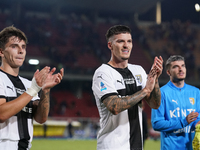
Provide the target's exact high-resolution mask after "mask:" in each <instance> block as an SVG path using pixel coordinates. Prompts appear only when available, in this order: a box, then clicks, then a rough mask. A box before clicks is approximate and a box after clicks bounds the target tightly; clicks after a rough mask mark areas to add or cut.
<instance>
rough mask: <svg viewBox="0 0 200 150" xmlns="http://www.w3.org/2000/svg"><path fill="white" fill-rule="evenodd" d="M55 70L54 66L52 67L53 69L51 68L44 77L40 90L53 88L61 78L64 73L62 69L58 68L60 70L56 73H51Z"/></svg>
mask: <svg viewBox="0 0 200 150" xmlns="http://www.w3.org/2000/svg"><path fill="white" fill-rule="evenodd" d="M55 71H56V68H55V67H54V68H53V69H51V71H49V72H48V74H47V76H46V79H45V83H44V85H43V86H42V90H45V89H51V88H53V87H54V86H55V85H57V84H59V83H60V82H61V80H62V78H63V75H64V69H63V68H62V69H60V72H59V73H57V74H53V73H54V72H55Z"/></svg>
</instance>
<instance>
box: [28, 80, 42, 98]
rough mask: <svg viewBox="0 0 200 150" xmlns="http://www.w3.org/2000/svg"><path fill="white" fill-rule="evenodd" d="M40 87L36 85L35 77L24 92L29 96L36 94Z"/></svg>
mask: <svg viewBox="0 0 200 150" xmlns="http://www.w3.org/2000/svg"><path fill="white" fill-rule="evenodd" d="M41 88H42V87H40V86H38V85H37V83H36V80H35V77H34V78H33V79H32V83H31V87H30V88H28V89H27V90H26V93H27V94H29V95H30V96H33V97H34V96H36V95H37V93H38V92H39V91H40V90H41Z"/></svg>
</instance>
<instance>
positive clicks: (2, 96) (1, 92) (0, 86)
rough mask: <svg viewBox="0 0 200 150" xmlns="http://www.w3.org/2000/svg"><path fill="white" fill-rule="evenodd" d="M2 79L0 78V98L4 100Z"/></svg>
mask: <svg viewBox="0 0 200 150" xmlns="http://www.w3.org/2000/svg"><path fill="white" fill-rule="evenodd" d="M5 95H6V94H5V89H4V85H3V81H2V78H1V77H0V98H6V96H5Z"/></svg>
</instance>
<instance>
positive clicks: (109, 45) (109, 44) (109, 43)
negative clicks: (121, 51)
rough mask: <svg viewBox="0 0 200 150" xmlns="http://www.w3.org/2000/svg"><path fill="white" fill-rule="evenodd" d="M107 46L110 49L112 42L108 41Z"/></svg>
mask: <svg viewBox="0 0 200 150" xmlns="http://www.w3.org/2000/svg"><path fill="white" fill-rule="evenodd" d="M108 48H109V49H110V50H112V42H110V41H109V42H108Z"/></svg>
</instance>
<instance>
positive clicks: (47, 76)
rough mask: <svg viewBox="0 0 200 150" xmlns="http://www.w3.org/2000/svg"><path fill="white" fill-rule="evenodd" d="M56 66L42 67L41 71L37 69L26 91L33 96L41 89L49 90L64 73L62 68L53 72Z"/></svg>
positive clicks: (57, 82) (59, 80) (58, 81)
mask: <svg viewBox="0 0 200 150" xmlns="http://www.w3.org/2000/svg"><path fill="white" fill-rule="evenodd" d="M55 71H56V68H55V67H54V68H53V69H50V67H47V66H46V67H44V68H43V69H42V70H41V71H39V70H37V71H36V72H35V74H34V76H33V79H32V84H31V87H30V88H28V90H27V91H26V93H28V94H29V95H31V96H35V95H36V94H37V93H38V92H39V91H40V90H41V89H42V90H43V91H44V90H50V89H51V88H53V87H54V86H56V85H57V84H59V83H60V82H61V80H62V78H63V75H64V69H63V68H62V69H60V72H59V73H56V74H54V72H55Z"/></svg>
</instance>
